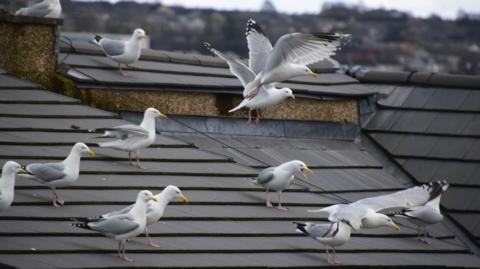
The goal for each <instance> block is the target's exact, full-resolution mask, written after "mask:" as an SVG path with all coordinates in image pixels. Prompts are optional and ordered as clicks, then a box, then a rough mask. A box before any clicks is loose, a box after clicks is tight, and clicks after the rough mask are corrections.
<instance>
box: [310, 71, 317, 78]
mask: <svg viewBox="0 0 480 269" xmlns="http://www.w3.org/2000/svg"><path fill="white" fill-rule="evenodd" d="M310 76H312V77H314V78H316V77H318V74H317V73H315V72H313V71H310Z"/></svg>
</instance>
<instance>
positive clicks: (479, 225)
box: [355, 71, 480, 246]
mask: <svg viewBox="0 0 480 269" xmlns="http://www.w3.org/2000/svg"><path fill="white" fill-rule="evenodd" d="M355 74H356V75H355V77H356V78H357V79H359V80H360V81H361V82H362V83H364V85H365V86H367V87H370V88H371V89H372V90H373V89H376V90H379V91H382V92H383V95H382V96H381V97H380V98H379V100H378V101H377V103H376V106H377V108H378V111H377V112H376V113H375V114H374V115H373V117H372V118H371V119H370V120H369V121H368V122H367V123H366V124H365V126H364V130H365V133H366V134H367V135H368V136H369V137H371V138H372V139H373V140H374V141H375V142H376V143H377V144H378V145H379V146H380V147H381V148H382V149H383V150H385V152H387V154H388V155H389V156H390V157H391V158H392V160H394V161H395V162H396V163H397V164H398V165H399V166H400V167H402V169H404V171H405V172H407V174H409V175H410V176H411V177H412V178H414V179H415V180H417V181H418V182H419V183H424V182H430V181H432V180H447V181H448V182H449V183H450V184H451V186H450V189H449V190H448V193H449V195H448V196H446V199H445V200H444V201H445V203H444V204H443V205H444V206H445V208H446V209H447V211H448V212H449V214H450V216H452V217H453V218H454V219H455V221H456V222H457V223H459V224H460V225H461V226H462V227H463V229H464V230H465V231H467V232H468V233H469V234H470V236H471V238H472V239H473V240H475V241H476V242H477V244H478V245H479V246H480V211H479V210H478V209H479V208H480V196H479V195H478V193H479V191H480V182H479V177H478V175H479V174H480V77H472V76H459V75H442V74H431V73H421V72H418V73H398V72H397V73H395V72H393V73H392V72H375V71H366V72H357V73H355ZM372 83H375V84H372Z"/></svg>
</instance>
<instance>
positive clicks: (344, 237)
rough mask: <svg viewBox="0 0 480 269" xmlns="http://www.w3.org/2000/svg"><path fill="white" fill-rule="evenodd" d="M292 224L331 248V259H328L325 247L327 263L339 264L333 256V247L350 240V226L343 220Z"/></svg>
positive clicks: (298, 230) (328, 254) (299, 230)
mask: <svg viewBox="0 0 480 269" xmlns="http://www.w3.org/2000/svg"><path fill="white" fill-rule="evenodd" d="M294 224H296V225H297V232H301V233H303V234H305V235H307V236H310V237H312V238H313V239H315V240H318V241H319V242H320V243H322V244H323V245H325V246H326V247H330V248H332V253H333V260H330V253H328V248H327V249H325V252H326V253H327V261H328V263H333V264H339V262H338V261H337V259H336V258H335V247H338V246H341V245H343V244H345V243H347V242H348V241H349V240H350V235H351V233H352V227H350V226H349V225H348V224H346V223H345V222H343V221H339V222H335V223H322V224H315V223H310V222H306V223H301V222H294Z"/></svg>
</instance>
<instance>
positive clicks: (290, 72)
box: [243, 19, 350, 98]
mask: <svg viewBox="0 0 480 269" xmlns="http://www.w3.org/2000/svg"><path fill="white" fill-rule="evenodd" d="M249 35H250V36H251V37H250V40H249ZM349 37H350V35H345V34H338V33H322V34H309V33H291V34H286V35H283V36H282V37H280V38H279V39H278V41H277V43H276V44H275V46H274V47H272V45H271V43H270V41H269V40H268V38H267V37H266V36H265V34H264V33H263V31H262V29H261V28H260V26H259V25H258V24H257V23H256V22H255V21H254V20H252V19H250V20H249V21H248V23H247V40H248V47H249V50H250V68H251V69H252V71H253V72H254V73H255V74H256V76H255V79H253V80H252V81H250V82H248V83H247V85H246V86H245V89H244V91H243V96H244V97H248V98H252V97H254V96H256V95H257V94H258V91H259V89H260V88H261V86H263V85H265V84H269V83H277V82H282V81H285V80H289V79H291V78H294V77H298V76H305V75H311V76H313V77H316V76H317V74H316V73H314V72H313V71H312V70H311V69H310V68H308V67H307V65H309V64H313V63H315V62H318V61H321V60H323V59H327V58H329V57H330V56H332V55H335V52H336V51H337V50H338V48H339V47H340V46H341V45H342V43H345V42H346V41H347V40H348V39H349Z"/></svg>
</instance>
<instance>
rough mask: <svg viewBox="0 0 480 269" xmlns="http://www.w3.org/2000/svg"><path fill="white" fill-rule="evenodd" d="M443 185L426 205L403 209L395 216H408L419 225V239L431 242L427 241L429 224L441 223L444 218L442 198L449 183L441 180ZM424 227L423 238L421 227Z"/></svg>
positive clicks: (440, 182)
mask: <svg viewBox="0 0 480 269" xmlns="http://www.w3.org/2000/svg"><path fill="white" fill-rule="evenodd" d="M439 184H440V185H441V187H442V188H441V192H436V193H434V195H435V196H434V197H433V198H432V199H431V200H430V201H428V202H427V203H426V204H425V205H420V206H415V207H412V208H406V209H403V210H402V211H401V212H400V213H397V214H395V216H399V217H403V218H406V219H407V220H408V221H410V222H411V223H413V224H415V225H417V231H418V240H420V241H421V242H424V243H425V244H429V242H428V241H427V234H428V232H427V227H428V225H432V224H436V223H439V222H441V221H442V220H443V215H442V213H441V212H440V199H441V197H442V194H443V193H444V192H446V191H447V190H448V187H449V184H448V183H447V182H446V181H439ZM422 228H423V238H422V236H421V235H422V233H421V229H422Z"/></svg>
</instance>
